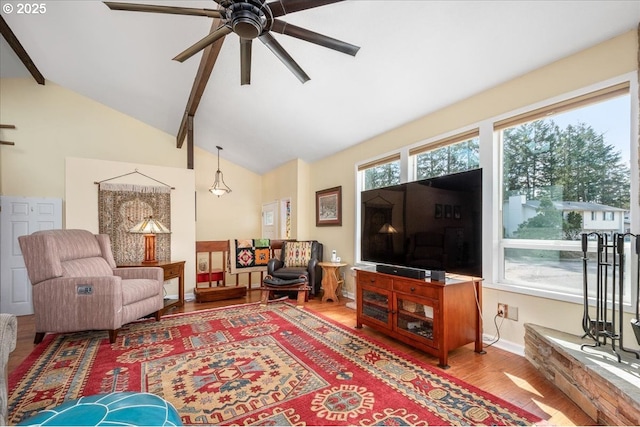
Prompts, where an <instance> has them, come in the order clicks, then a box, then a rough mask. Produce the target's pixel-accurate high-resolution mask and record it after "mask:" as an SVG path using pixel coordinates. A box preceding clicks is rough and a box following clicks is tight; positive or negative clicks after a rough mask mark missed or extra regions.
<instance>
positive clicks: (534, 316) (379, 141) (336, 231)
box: [307, 31, 638, 346]
mask: <svg viewBox="0 0 640 427" xmlns="http://www.w3.org/2000/svg"><path fill="white" fill-rule="evenodd" d="M637 55H638V40H637V33H636V31H630V32H628V33H625V34H622V35H620V36H618V37H615V38H613V39H611V40H609V41H607V42H605V43H602V44H599V45H597V46H594V47H592V48H590V49H587V50H585V51H582V52H579V53H577V54H575V55H572V56H570V57H567V58H564V59H562V60H560V61H557V62H555V63H552V64H549V65H548V66H546V67H543V68H541V69H539V70H536V71H534V72H531V73H529V74H526V75H524V76H521V77H519V78H516V79H514V80H512V81H509V82H507V83H504V84H502V85H499V86H497V87H494V88H492V89H489V90H487V91H485V92H482V93H480V94H477V95H475V96H473V97H471V98H468V99H466V100H464V101H461V102H459V103H456V104H454V105H451V106H449V107H447V108H444V109H441V110H439V111H437V112H435V113H433V114H430V115H427V116H425V117H422V118H420V119H418V120H415V121H413V122H410V123H407V124H406V125H404V126H401V127H399V128H397V129H393V130H390V131H389V132H386V133H384V134H382V135H379V136H377V137H374V138H372V139H370V140H367V141H364V142H363V143H361V144H358V145H357V146H354V147H352V148H349V149H347V150H345V151H343V152H341V153H338V154H336V155H334V156H330V157H327V158H325V159H323V160H321V161H318V162H316V163H313V164H312V165H311V167H310V182H311V183H312V187H313V189H314V190H317V189H322V188H328V187H333V186H336V185H342V193H343V194H342V197H343V208H342V213H343V218H342V224H343V225H342V227H311V230H312V232H311V237H312V238H315V239H318V240H320V241H322V242H323V243H324V244H325V248H326V251H327V253H329V251H330V250H331V249H336V251H337V252H338V255H339V256H340V257H341V258H342V260H343V261H345V262H347V263H348V264H349V266H352V265H353V263H354V258H355V247H354V243H355V236H356V232H357V230H355V201H356V196H355V188H356V187H355V183H356V182H355V165H356V164H357V163H358V162H362V161H364V160H367V159H372V158H375V157H380V156H381V155H382V154H384V153H388V152H391V151H393V150H398V149H400V148H402V147H406V146H408V145H412V144H416V143H418V142H420V141H423V140H427V139H429V138H433V137H436V136H438V135H442V134H445V133H448V132H453V131H455V130H457V129H461V128H464V127H467V126H471V125H473V124H476V123H478V122H480V121H481V120H486V119H488V118H491V117H494V116H497V115H500V114H506V113H508V112H510V111H512V110H515V109H518V108H523V107H526V106H528V105H531V104H534V103H536V102H540V101H543V100H545V99H548V98H551V97H555V96H559V95H561V94H563V93H567V92H570V91H573V90H577V89H580V88H583V87H586V86H589V85H592V84H596V83H598V82H601V81H603V80H606V79H610V78H614V77H617V76H620V75H623V74H626V73H630V72H634V71H635V70H636V67H637ZM313 204H314V201H313V200H310V201H309V209H310V211H311V212H313ZM307 219H308V221H313V220H314V219H312V216H311V215H310V216H308V217H307ZM487 220H488V219H487ZM490 286H491V283H485V288H484V301H483V309H484V312H485V313H486V314H487V316H486V318H485V321H484V329H485V333H488V334H493V333H494V332H495V327H494V326H493V314H494V313H495V312H496V307H497V302H498V301H500V302H504V303H507V304H510V305H514V306H517V307H518V308H519V317H520V319H519V321H518V322H513V321H510V320H507V321H505V322H504V324H503V326H502V338H503V340H505V341H508V342H511V343H513V344H515V345H516V346H522V345H523V344H524V327H523V324H524V323H527V322H530V323H536V324H539V325H543V326H547V327H551V328H556V329H561V330H565V331H567V332H572V333H577V334H579V333H580V332H581V319H582V306H581V305H580V304H573V303H567V302H561V301H555V300H547V299H544V298H538V297H531V296H527V295H522V294H517V293H512V292H505V291H498V290H495V289H490ZM346 290H347V292H350V293H353V292H354V281H353V277H352V276H351V275H347V283H346ZM629 317H630V316H627V317H626V318H625V322H624V323H625V325H626V327H628V324H629ZM625 333H626V332H625ZM627 336H629V337H631V338H632V337H633V334H632V333H631V332H630V333H629V334H628V335H627ZM628 344H631V343H628Z"/></svg>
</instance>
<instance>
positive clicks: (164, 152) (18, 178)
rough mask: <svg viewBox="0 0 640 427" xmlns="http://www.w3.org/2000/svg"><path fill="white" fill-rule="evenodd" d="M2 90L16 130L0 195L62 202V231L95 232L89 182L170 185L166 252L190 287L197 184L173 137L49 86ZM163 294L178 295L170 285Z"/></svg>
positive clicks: (1, 163)
mask: <svg viewBox="0 0 640 427" xmlns="http://www.w3.org/2000/svg"><path fill="white" fill-rule="evenodd" d="M0 93H1V94H2V96H0V111H1V112H2V122H3V123H5V122H6V123H10V124H14V125H16V130H15V131H13V132H14V134H13V135H12V136H11V140H13V141H15V143H16V145H15V146H13V147H8V146H5V147H2V148H1V150H2V156H1V157H0V177H1V180H0V185H1V186H0V194H2V195H8V196H26V197H55V198H60V199H62V200H63V206H64V208H63V224H64V227H65V228H86V229H89V230H91V231H94V232H97V231H98V214H97V212H98V202H97V186H96V185H95V184H94V181H99V180H101V179H106V178H110V177H113V176H116V175H119V174H121V173H128V172H131V171H133V170H135V168H138V169H139V170H140V171H141V172H143V173H145V174H147V175H149V176H152V177H154V178H156V179H158V180H160V181H163V182H166V183H168V184H170V185H172V186H174V187H176V190H174V191H173V192H172V195H171V199H172V215H171V216H172V232H173V235H172V244H171V251H172V256H173V257H174V259H184V260H186V261H187V264H186V277H185V279H186V284H187V292H189V284H193V283H195V262H194V257H195V250H194V242H195V224H194V222H193V218H194V216H195V213H194V210H195V207H194V200H193V199H194V191H195V182H194V172H193V171H192V170H188V169H186V154H187V153H186V149H182V150H180V149H177V148H176V142H175V137H173V136H172V135H169V134H166V133H164V132H161V131H159V130H157V129H155V128H152V127H150V126H148V125H146V124H144V123H142V122H140V121H138V120H135V119H133V118H131V117H129V116H127V115H124V114H122V113H119V112H117V111H115V110H113V109H111V108H108V107H106V106H104V105H102V104H99V103H97V102H95V101H93V100H90V99H88V98H86V97H84V96H81V95H79V94H77V93H75V92H72V91H70V90H67V89H65V88H63V87H60V86H58V85H56V84H54V83H52V82H49V81H47V82H46V84H45V85H44V86H42V85H38V84H36V83H35V82H34V81H33V79H28V78H25V79H0ZM149 153H153V154H152V156H150V155H149ZM150 163H152V164H150ZM130 179H132V180H135V179H136V177H131V178H130ZM127 182H132V181H127ZM132 183H136V182H132ZM141 183H145V182H141ZM147 183H148V182H147ZM174 282H175V281H174ZM192 287H193V286H191V288H192ZM167 292H168V293H170V294H173V293H175V294H177V286H176V285H175V283H174V284H173V285H169V286H167Z"/></svg>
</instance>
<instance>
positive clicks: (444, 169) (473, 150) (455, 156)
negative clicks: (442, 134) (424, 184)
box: [416, 138, 480, 179]
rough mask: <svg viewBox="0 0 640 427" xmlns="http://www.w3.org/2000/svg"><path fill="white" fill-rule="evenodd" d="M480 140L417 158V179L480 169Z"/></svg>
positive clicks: (443, 148)
mask: <svg viewBox="0 0 640 427" xmlns="http://www.w3.org/2000/svg"><path fill="white" fill-rule="evenodd" d="M479 151H480V138H472V139H469V140H467V141H463V142H459V143H457V144H451V145H447V146H445V147H440V148H436V149H435V150H431V151H427V152H424V153H420V154H418V155H417V156H416V177H417V179H426V178H433V177H436V176H443V175H448V174H451V173H456V172H464V171H468V170H471V169H477V168H479V167H480V156H479Z"/></svg>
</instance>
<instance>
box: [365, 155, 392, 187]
mask: <svg viewBox="0 0 640 427" xmlns="http://www.w3.org/2000/svg"><path fill="white" fill-rule="evenodd" d="M358 171H359V172H360V176H361V177H362V190H372V189H374V188H381V187H387V186H389V185H395V184H400V155H399V154H397V155H393V156H390V157H385V158H384V159H380V160H377V161H375V162H370V163H366V164H364V165H361V166H359V167H358Z"/></svg>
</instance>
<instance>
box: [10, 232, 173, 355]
mask: <svg viewBox="0 0 640 427" xmlns="http://www.w3.org/2000/svg"><path fill="white" fill-rule="evenodd" d="M18 242H19V243H20V249H21V250H22V256H23V258H24V262H25V265H26V268H27V272H28V274H29V280H30V281H31V284H32V285H33V309H34V315H35V323H36V336H35V339H34V342H35V343H36V344H38V343H40V342H41V341H42V339H43V338H44V335H45V333H47V332H76V331H89V330H105V329H106V330H108V331H109V340H110V342H112V343H113V342H115V340H116V337H117V334H118V330H119V329H120V328H121V327H122V325H124V324H127V323H129V322H132V321H134V320H136V319H139V318H141V317H144V316H147V315H149V314H154V315H155V318H156V320H160V316H161V315H162V310H163V308H164V295H163V293H164V290H163V284H164V271H163V270H162V268H159V267H131V268H116V263H115V260H114V258H113V253H112V252H111V241H110V240H109V236H108V235H106V234H95V235H94V234H93V233H91V232H89V231H86V230H46V231H37V232H35V233H33V234H31V235H28V236H20V237H18Z"/></svg>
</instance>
